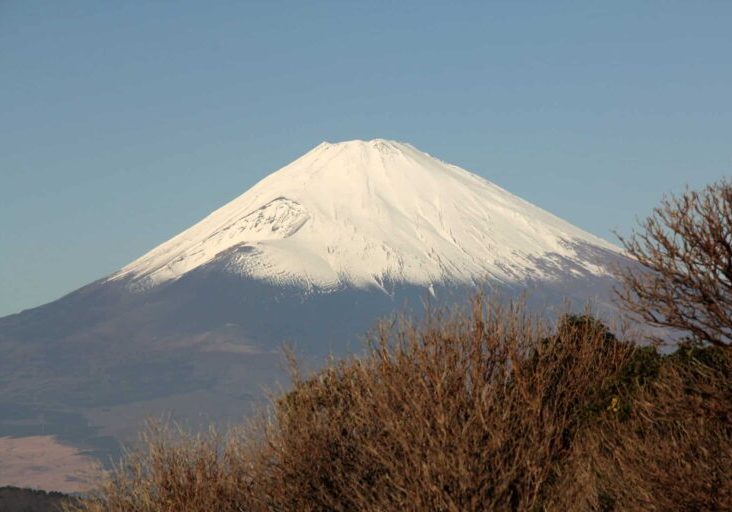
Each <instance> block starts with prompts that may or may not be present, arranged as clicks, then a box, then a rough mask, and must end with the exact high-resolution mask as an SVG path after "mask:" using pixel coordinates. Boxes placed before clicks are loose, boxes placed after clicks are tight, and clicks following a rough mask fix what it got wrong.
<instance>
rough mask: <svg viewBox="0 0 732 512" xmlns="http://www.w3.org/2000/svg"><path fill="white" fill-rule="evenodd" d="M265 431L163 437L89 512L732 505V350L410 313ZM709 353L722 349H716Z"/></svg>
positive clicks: (498, 315)
mask: <svg viewBox="0 0 732 512" xmlns="http://www.w3.org/2000/svg"><path fill="white" fill-rule="evenodd" d="M371 339H372V342H371V346H370V349H369V352H368V354H367V356H365V357H363V358H359V359H351V360H347V361H343V362H334V363H333V364H332V365H330V366H329V367H328V368H327V369H325V370H323V371H321V372H320V373H318V374H317V375H315V376H313V377H310V378H306V379H301V378H299V377H297V374H296V373H295V382H294V385H293V390H292V391H291V392H289V393H287V394H285V395H283V396H281V397H280V398H278V399H276V400H275V401H274V402H273V406H272V408H271V410H270V411H269V413H268V414H267V415H266V416H264V417H263V418H262V419H261V420H260V421H259V422H258V423H256V424H255V425H252V426H249V427H247V428H243V429H241V430H239V431H236V432H230V433H228V434H227V435H226V436H220V435H218V434H216V433H215V432H211V433H209V434H207V435H200V436H186V435H183V434H181V433H177V432H171V431H170V430H168V429H157V430H153V431H151V433H149V434H148V435H147V438H146V447H145V448H144V449H142V450H139V451H135V452H132V453H130V454H129V455H128V456H127V457H126V458H125V460H124V461H123V463H122V465H121V466H120V467H119V468H118V470H117V471H116V472H115V473H114V474H113V475H112V476H111V477H110V479H109V480H108V481H107V483H106V484H105V486H104V487H103V488H102V489H100V491H99V493H98V494H97V495H96V496H94V497H90V498H89V499H87V500H86V501H85V502H83V503H82V505H80V508H78V509H77V510H83V511H87V512H92V511H108V512H122V511H125V512H162V511H170V512H172V511H178V512H185V511H212V510H217V511H315V510H318V511H320V510H332V511H351V510H369V511H371V510H374V511H397V510H400V511H401V510H415V511H473V510H475V511H477V510H497V511H502V510H522V511H523V510H530V511H533V510H536V511H539V510H721V509H725V508H726V509H729V508H730V507H732V496H731V495H730V489H731V488H732V486H731V485H730V483H729V481H728V480H729V479H728V478H726V477H727V476H728V475H729V474H730V469H732V466H731V465H730V464H731V461H732V453H731V452H730V450H731V448H730V447H731V446H732V443H731V431H732V428H731V427H730V418H731V416H730V403H732V402H731V399H730V387H729V382H730V380H729V377H730V367H731V366H730V357H729V354H728V353H726V352H714V353H713V354H712V353H711V352H709V351H708V350H695V351H694V350H687V352H686V353H683V354H677V355H675V356H673V357H666V358H661V357H660V356H658V355H657V354H655V352H653V351H652V350H651V349H638V348H636V347H635V346H634V345H632V344H628V343H622V342H619V341H617V340H615V339H614V337H613V336H612V335H610V334H609V333H608V332H607V331H606V330H605V329H604V327H603V326H602V325H601V324H599V323H597V322H596V321H594V320H592V319H591V318H589V317H571V318H566V319H564V321H562V322H561V323H560V325H559V326H557V327H556V328H554V329H550V328H549V327H548V326H547V325H546V324H545V323H543V322H540V321H537V320H536V319H534V318H531V317H530V316H529V315H528V314H527V313H526V311H525V310H524V309H523V308H522V307H514V306H500V305H494V304H488V305H487V304H485V303H483V302H481V301H480V300H476V302H475V303H474V304H473V307H472V311H471V312H469V313H468V314H436V315H432V316H431V317H430V319H429V320H427V321H426V322H425V324H424V325H421V326H416V327H415V326H412V325H409V324H408V323H406V322H397V323H396V325H393V326H382V327H381V328H380V329H378V330H377V331H376V332H375V333H374V334H373V336H372V338H371ZM710 354H712V355H713V357H712V356H710Z"/></svg>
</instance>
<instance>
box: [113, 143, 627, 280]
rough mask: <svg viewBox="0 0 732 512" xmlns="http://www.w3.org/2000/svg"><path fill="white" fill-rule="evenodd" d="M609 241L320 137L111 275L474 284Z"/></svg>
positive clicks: (578, 260)
mask: <svg viewBox="0 0 732 512" xmlns="http://www.w3.org/2000/svg"><path fill="white" fill-rule="evenodd" d="M587 245H589V246H592V247H597V248H601V249H604V250H609V251H612V252H618V253H619V252H620V251H619V249H617V248H616V247H615V246H613V245H612V244H609V243H608V242H606V241H604V240H602V239H600V238H598V237H595V236H593V235H591V234H589V233H587V232H585V231H582V230H581V229H579V228H577V227H574V226H572V225H571V224H569V223H567V222H565V221H563V220H561V219H559V218H557V217H555V216H554V215H551V214H550V213H547V212H546V211H544V210H542V209H540V208H537V207H535V206H533V205H531V204H530V203H528V202H526V201H524V200H522V199H520V198H518V197H516V196H514V195H512V194H510V193H509V192H507V191H505V190H503V189H502V188H500V187H498V186H496V185H494V184H492V183H490V182H488V181H486V180H485V179H483V178H481V177H479V176H476V175H475V174H472V173H470V172H468V171H465V170H463V169H461V168H459V167H456V166H454V165H450V164H447V163H444V162H442V161H440V160H438V159H436V158H433V157H431V156H430V155H428V154H426V153H423V152H421V151H419V150H417V149H416V148H414V147H413V146H411V145H409V144H404V143H399V142H393V141H387V140H381V139H376V140H372V141H360V140H355V141H349V142H342V143H338V144H330V143H326V142H324V143H322V144H320V145H319V146H317V147H316V148H314V149H313V150H311V151H310V152H308V153H307V154H305V155H303V156H302V157H300V158H299V159H297V160H295V161H294V162H292V163H291V164H289V165H287V166H286V167H284V168H282V169H281V170H279V171H277V172H275V173H273V174H271V175H269V176H268V177H266V178H265V179H263V180H262V181H260V182H259V183H257V184H256V185H255V186H254V187H252V188H251V189H250V190H248V191H247V192H246V193H244V194H243V195H241V196H239V197H238V198H236V199H234V200H233V201H231V202H230V203H228V204H227V205H225V206H223V207H222V208H220V209H218V210H216V211H215V212H213V213H212V214H210V215H209V216H208V217H206V218H205V219H203V220H202V221H200V222H199V223H197V224H196V225H194V226H192V227H191V228H189V229H187V230H186V231H184V232H182V233H180V234H179V235H177V236H175V237H174V238H172V239H171V240H169V241H167V242H165V243H163V244H162V245H160V246H158V247H157V248H155V249H153V250H152V251H150V252H149V253H147V254H145V255H144V256H142V257H141V258H139V259H138V260H136V261H134V262H132V263H131V264H129V265H127V266H126V267H124V268H123V269H122V270H120V271H119V272H117V273H116V274H114V275H113V276H112V277H111V278H110V279H129V280H130V281H131V283H132V284H131V285H132V286H133V287H141V288H149V287H151V286H155V285H157V284H160V283H163V282H166V281H169V280H174V279H177V278H179V277H180V276H182V275H184V274H186V273H187V272H190V271H191V270H193V269H196V268H198V267H200V266H202V265H205V264H207V263H209V262H211V261H212V260H214V259H215V258H226V268H227V269H228V270H229V271H231V272H235V273H239V274H242V275H246V276H249V277H253V278H255V279H261V280H264V281H267V282H271V283H275V284H287V285H295V286H302V287H305V288H311V287H316V288H321V289H333V288H339V287H342V286H354V287H359V288H366V287H383V285H384V283H385V282H395V283H400V282H401V283H409V284H416V285H424V286H429V285H430V284H433V283H435V284H437V283H439V284H451V283H453V284H471V283H476V282H483V281H484V280H486V279H493V280H499V281H502V282H517V281H520V280H522V279H525V278H527V277H534V278H542V277H546V278H547V279H548V278H549V276H548V275H545V269H544V267H543V266H542V265H541V264H540V261H541V260H542V258H548V257H551V256H557V255H558V256H560V257H563V258H568V259H569V260H571V262H572V263H573V265H578V266H579V267H581V268H583V269H584V270H585V271H587V272H590V273H592V274H595V275H603V274H605V272H606V270H605V269H604V268H603V267H602V266H601V265H598V264H597V263H596V262H590V261H587V260H586V259H583V258H582V257H581V256H580V255H579V253H578V251H577V250H576V249H577V247H580V246H587Z"/></svg>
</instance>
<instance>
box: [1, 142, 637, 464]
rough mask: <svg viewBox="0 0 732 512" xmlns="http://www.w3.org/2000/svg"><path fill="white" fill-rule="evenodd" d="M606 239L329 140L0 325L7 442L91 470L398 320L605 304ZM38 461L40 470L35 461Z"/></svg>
mask: <svg viewBox="0 0 732 512" xmlns="http://www.w3.org/2000/svg"><path fill="white" fill-rule="evenodd" d="M622 261H626V260H625V257H624V256H623V254H622V253H621V252H620V251H619V250H618V249H617V248H616V247H614V246H613V245H611V244H609V243H607V242H605V241H603V240H601V239H599V238H597V237H595V236H592V235H590V234H588V233H586V232H584V231H582V230H580V229H578V228H576V227H574V226H572V225H571V224H568V223H567V222H564V221H563V220H561V219H558V218H557V217H555V216H553V215H551V214H549V213H547V212H545V211H544V210H541V209H540V208H537V207H535V206H532V205H531V204H529V203H527V202H526V201H523V200H521V199H519V198H517V197H516V196H514V195H512V194H510V193H508V192H506V191H505V190H503V189H501V188H499V187H498V186H496V185H494V184H492V183H490V182H488V181H486V180H484V179H483V178H480V177H478V176H476V175H474V174H471V173H469V172H467V171H465V170H463V169H460V168H459V167H455V166H454V165H449V164H446V163H444V162H441V161H440V160H437V159H435V158H433V157H431V156H429V155H428V154H426V153H423V152H421V151H419V150H417V149H415V148H414V147H412V146H410V145H409V144H403V143H399V142H391V141H386V140H378V139H377V140H372V141H367V142H366V141H350V142H342V143H339V144H328V143H323V144H320V145H319V146H317V147H316V148H315V149H313V150H312V151H310V152H308V153H307V154H305V155H304V156H302V157H301V158H299V159H297V160H296V161H294V162H293V163H291V164H290V165H288V166H286V167H284V168H283V169H281V170H279V171H277V172H275V173H273V174H271V175H270V176H268V177H267V178H265V179H263V180H262V181H261V182H259V183H258V184H257V185H255V186H254V187H252V188H251V189H250V190H249V191H247V192H246V193H244V194H243V195H242V196H240V197H238V198H236V199H234V200H233V201H231V202H230V203H229V204H227V205H225V206H223V207H222V208H220V209H219V210H216V211H215V212H213V213H212V214H211V215H209V216H208V217H206V218H205V219H203V220H202V221H201V222H199V223H198V224H196V225H194V226H193V227H191V228H190V229H187V230H186V231H184V232H183V233H181V234H179V235H177V236H175V237H174V238H172V239H170V240H169V241H167V242H165V243H163V244H162V245H160V246H159V247H157V248H155V249H153V250H152V251H150V252H149V253H148V254H146V255H144V256H142V257H141V258H140V259H138V260H136V261H134V262H132V263H130V264H129V265H127V266H126V267H124V268H122V269H121V270H120V271H118V272H116V273H115V274H113V275H111V276H109V277H106V278H104V279H100V280H99V281H96V282H94V283H91V284H89V285H87V286H84V287H83V288H80V289H79V290H76V291H74V292H72V293H70V294H68V295H66V296H65V297H62V298H60V299H58V300H56V301H54V302H51V303H49V304H45V305H43V306H40V307H38V308H35V309H31V310H27V311H24V312H22V313H19V314H17V315H11V316H8V317H5V318H0V375H2V377H3V378H2V379H0V437H3V436H8V435H12V436H26V435H29V436H30V435H56V436H58V437H59V438H60V439H61V440H62V441H66V442H70V443H72V444H73V445H74V446H78V447H79V448H82V449H84V450H85V451H88V450H92V451H93V452H94V453H96V454H98V455H100V457H101V459H102V460H108V456H109V454H110V453H114V451H115V449H116V447H117V442H118V441H119V440H125V441H128V440H131V439H134V438H135V436H136V434H137V432H138V431H139V429H140V427H141V424H142V422H143V420H144V419H145V418H146V417H149V416H153V417H160V415H161V414H164V413H166V412H171V413H172V414H173V417H174V418H175V419H177V420H180V421H182V422H184V423H188V424H191V423H193V424H196V423H199V424H208V423H209V422H212V421H213V422H227V421H239V420H240V419H241V417H242V415H243V414H245V413H246V411H248V410H250V408H251V407H252V406H253V405H254V404H257V403H259V401H260V400H261V399H262V393H261V389H262V386H263V385H272V384H273V383H274V382H275V381H277V380H279V381H285V380H286V378H285V377H284V376H283V373H282V371H281V369H282V367H283V365H282V358H281V356H280V352H279V351H280V347H281V346H282V343H283V342H285V341H290V342H294V343H295V344H296V346H297V347H298V352H299V354H300V355H301V357H302V358H304V359H305V360H306V361H309V362H310V363H312V364H318V363H317V361H322V356H323V355H324V354H326V353H332V352H335V353H343V352H344V351H348V350H358V349H359V347H360V344H359V343H358V338H359V337H360V336H362V335H363V334H364V333H365V332H366V331H367V329H368V328H369V327H371V326H372V325H373V323H374V321H375V320H376V319H378V318H380V317H385V316H389V315H392V314H393V313H394V311H395V310H404V309H405V308H406V309H409V308H411V309H412V311H421V310H422V301H423V300H424V299H425V298H426V297H427V296H429V297H430V302H431V303H432V304H433V305H437V306H439V305H443V304H448V303H449V302H450V301H452V300H455V299H457V300H464V299H465V298H466V297H467V296H468V295H470V294H471V293H474V292H475V290H476V287H483V286H486V287H490V288H493V289H496V288H497V289H499V293H500V295H501V296H505V295H509V296H510V295H513V294H517V293H522V292H525V291H526V290H530V293H529V294H528V295H529V297H530V298H531V300H533V302H534V304H537V305H538V306H540V307H552V306H553V305H557V304H560V305H561V306H560V307H564V305H565V304H566V301H567V299H569V300H570V302H572V303H574V304H578V305H579V306H580V307H583V306H584V305H585V302H586V301H587V300H588V299H592V300H593V301H594V303H595V305H596V306H598V307H599V308H600V309H601V310H603V309H604V310H608V309H609V308H611V307H612V306H611V304H610V302H609V300H608V299H609V297H610V290H611V287H612V286H613V285H614V284H615V282H614V280H613V278H612V276H611V274H610V273H609V272H608V270H607V269H608V267H609V265H610V264H613V263H618V262H622ZM40 463H41V461H39V464H40Z"/></svg>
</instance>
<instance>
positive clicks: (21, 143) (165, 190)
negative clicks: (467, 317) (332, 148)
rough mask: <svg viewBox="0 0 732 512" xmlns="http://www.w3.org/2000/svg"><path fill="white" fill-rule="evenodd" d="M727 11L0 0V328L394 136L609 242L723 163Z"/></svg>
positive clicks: (726, 160)
mask: <svg viewBox="0 0 732 512" xmlns="http://www.w3.org/2000/svg"><path fill="white" fill-rule="evenodd" d="M730 27H732V2H711V1H710V2H685V1H684V2H682V1H679V2H671V1H663V2H661V1H658V2H652V1H648V2H638V1H630V2H617V1H616V2H579V1H576V2H566V3H562V2H547V1H543V0H542V1H540V2H526V1H521V2H508V1H507V2H495V3H489V2H465V3H463V5H460V6H459V5H456V4H455V3H453V2H450V3H448V2H440V3H437V2H435V3H433V2H425V1H419V2H414V3H410V2H383V3H380V2H372V1H368V2H366V1H364V2H358V3H357V2H348V1H346V2H343V1H333V2H305V1H297V2H277V1H262V2H252V3H247V2H223V1H221V2H219V1H216V2H202V1H199V2H182V1H175V2H174V1H164V0H157V1H152V0H151V1H142V0H140V1H129V2H100V1H93V2H73V1H63V2H59V1H56V0H53V1H48V2H36V1H32V0H21V1H13V0H0V315H3V314H7V313H13V312H16V311H19V310H21V309H24V308H28V307H32V306H35V305H40V304H42V303H44V302H47V301H49V300H52V299H55V298H57V297H59V296H61V295H62V294H64V293H67V292H69V291H72V290H73V289H75V288H77V287H79V286H81V285H83V284H86V283H88V282H90V281H93V280H95V279H98V278H100V277H102V276H104V275H106V274H108V273H110V272H112V271H114V270H116V269H117V268H119V267H121V266H122V265H124V264H125V263H127V262H129V261H131V260H132V259H134V258H136V257H137V256H140V255H141V254H142V253H144V252H146V251H147V250H149V249H151V248H152V247H153V246H155V245H157V244H158V243H160V242H162V241H164V240H166V239H167V238H169V237H170V236H172V235H174V234H176V233H177V232H179V231H181V230H182V229H184V228H186V227H188V226H189V225H190V224H192V223H193V222H195V221H197V220H199V219H200V218H201V217H203V216H204V215H206V214H207V213H208V212H210V211H211V210H213V209H215V208H217V207H218V206H220V205H222V204H223V203H224V202H226V201H228V200H230V199H232V198H234V197H235V196H237V195H239V194H240V193H242V192H243V191H245V190H246V189H247V188H249V187H250V186H251V185H253V184H254V183H255V182H256V181H257V180H259V179H261V178H262V177H264V176H265V175H267V174H268V173H270V172H272V171H274V170H276V169H278V168H280V167H281V166H283V165H285V164H287V163H288V162H290V161H291V160H293V159H294V158H296V157H298V156H299V155H300V154H302V153H304V152H305V151H307V150H309V149H310V148H311V147H313V146H315V145H316V144H318V143H319V142H321V141H323V140H328V141H331V142H335V141H340V140H347V139H354V138H361V139H371V138H376V137H382V138H391V139H397V140H402V141H407V142H410V143H412V144H414V145H415V146H417V147H418V148H420V149H422V150H424V151H427V152H429V153H431V154H433V155H436V156H438V157H440V158H442V159H443V160H447V161H449V162H451V163H455V164H457V165H460V166H462V167H465V168H467V169H469V170H472V171H474V172H477V173H479V174H481V175H482V176H484V177H486V178H488V179H490V180H492V181H494V182H495V183H497V184H499V185H501V186H503V187H504V188H507V189H508V190H510V191H512V192H513V193H515V194H517V195H519V196H521V197H523V198H525V199H527V200H529V201H532V202H534V203H536V204H537V205H539V206H541V207H543V208H546V209H547V210H549V211H551V212H553V213H555V214H557V215H559V216H561V217H563V218H565V219H567V220H569V221H570V222H573V223H575V224H577V225H579V226H580V227H582V228H585V229H587V230H589V231H591V232H593V233H595V234H597V235H600V236H603V237H606V238H608V239H611V240H614V236H613V234H612V230H613V229H617V230H619V231H621V232H627V231H628V230H629V229H630V227H631V226H632V225H633V221H634V218H635V217H636V216H639V215H640V216H642V215H645V214H647V213H648V211H649V210H650V208H652V207H653V206H654V205H655V204H656V202H657V201H658V200H659V198H660V197H661V195H662V194H663V193H665V192H669V191H679V190H681V189H682V187H683V186H684V185H685V184H687V183H689V184H691V185H701V184H704V183H706V182H709V181H712V180H715V179H717V178H719V177H721V176H725V175H729V174H730V170H731V169H732V144H731V143H730V137H731V135H732V29H730Z"/></svg>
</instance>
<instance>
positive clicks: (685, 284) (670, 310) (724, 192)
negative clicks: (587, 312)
mask: <svg viewBox="0 0 732 512" xmlns="http://www.w3.org/2000/svg"><path fill="white" fill-rule="evenodd" d="M620 240H621V242H622V243H623V245H624V246H625V249H626V250H627V251H628V253H629V254H630V255H631V256H633V257H634V258H635V259H637V260H638V262H640V264H641V265H642V268H635V269H634V268H631V267H625V268H623V269H621V270H620V271H619V275H620V278H621V280H622V283H623V285H624V286H623V288H622V289H620V290H618V292H617V293H618V297H619V299H620V302H621V304H622V305H623V306H624V307H625V308H626V309H627V310H628V311H630V312H631V313H634V314H636V315H638V316H639V317H640V318H642V319H643V320H645V321H646V322H648V323H650V324H652V325H655V326H658V327H667V328H668V327H670V328H673V329H679V330H682V331H686V332H687V333H688V334H689V336H690V338H691V339H692V340H694V341H696V342H700V343H712V344H714V345H718V346H725V347H730V346H731V345H732V182H730V181H729V180H726V179H725V180H721V181H718V182H716V183H713V184H711V185H708V186H707V187H705V188H704V189H702V190H700V191H696V190H690V189H687V190H686V191H685V192H684V193H683V194H681V195H679V196H675V195H671V196H668V197H666V198H664V199H663V200H662V202H661V204H660V205H659V206H658V207H657V208H655V209H654V210H653V213H652V214H651V215H650V216H649V217H648V218H647V219H646V220H645V221H643V222H641V223H640V225H639V229H638V230H636V231H634V232H633V233H632V234H631V235H630V236H629V237H627V238H623V237H620Z"/></svg>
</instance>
